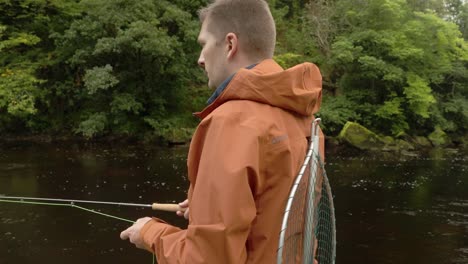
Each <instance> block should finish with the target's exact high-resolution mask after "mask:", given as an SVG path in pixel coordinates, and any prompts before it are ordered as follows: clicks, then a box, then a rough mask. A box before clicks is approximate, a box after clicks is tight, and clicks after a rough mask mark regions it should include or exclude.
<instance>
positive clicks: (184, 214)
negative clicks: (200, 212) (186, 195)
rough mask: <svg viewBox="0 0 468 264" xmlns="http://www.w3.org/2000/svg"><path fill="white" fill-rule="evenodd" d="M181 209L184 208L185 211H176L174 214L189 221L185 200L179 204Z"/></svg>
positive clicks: (187, 204) (187, 205)
mask: <svg viewBox="0 0 468 264" xmlns="http://www.w3.org/2000/svg"><path fill="white" fill-rule="evenodd" d="M179 206H180V207H181V208H185V211H177V212H176V214H177V215H178V216H183V217H184V218H185V219H189V201H188V199H185V201H183V202H181V203H179Z"/></svg>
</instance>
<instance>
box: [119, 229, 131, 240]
mask: <svg viewBox="0 0 468 264" xmlns="http://www.w3.org/2000/svg"><path fill="white" fill-rule="evenodd" d="M128 229H129V228H127V229H126V230H124V231H122V232H121V233H120V239H122V240H126V239H128V236H129V235H130V233H129V232H128Z"/></svg>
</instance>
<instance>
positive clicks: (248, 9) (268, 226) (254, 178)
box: [121, 0, 321, 264]
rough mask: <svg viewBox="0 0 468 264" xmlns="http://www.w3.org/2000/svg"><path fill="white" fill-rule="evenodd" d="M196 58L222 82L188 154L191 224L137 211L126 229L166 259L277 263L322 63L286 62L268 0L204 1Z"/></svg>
mask: <svg viewBox="0 0 468 264" xmlns="http://www.w3.org/2000/svg"><path fill="white" fill-rule="evenodd" d="M200 20H201V24H202V26H201V31H200V34H199V37H198V41H199V43H200V44H201V46H202V51H201V53H200V58H199V59H198V64H199V65H200V67H202V68H203V69H204V70H205V72H206V74H207V76H208V79H209V82H208V86H209V87H210V88H212V89H215V92H214V94H213V96H212V97H211V98H210V99H209V105H208V106H207V107H206V108H205V109H204V110H203V111H202V112H200V113H197V114H196V115H197V116H198V117H200V118H201V122H200V124H199V126H198V127H197V130H196V132H195V134H194V136H193V138H192V142H191V144H190V150H189V155H188V161H187V165H188V178H189V180H190V188H189V192H188V201H189V208H190V210H189V213H188V217H189V224H188V227H187V229H180V228H177V227H174V226H172V225H169V224H167V223H165V222H163V221H161V220H159V219H157V218H149V217H146V218H142V219H139V220H138V221H137V222H136V223H135V224H134V225H133V226H132V227H130V228H128V229H127V230H125V231H123V232H122V233H121V238H122V239H127V238H129V239H130V242H132V243H134V244H136V246H137V247H140V248H145V249H147V250H149V251H151V252H154V253H155V254H156V257H157V259H158V263H213V264H216V263H274V262H275V261H276V251H277V247H278V238H279V232H280V225H281V220H282V215H283V210H284V207H285V204H286V199H287V196H288V193H289V191H290V188H291V186H292V184H293V181H294V178H295V176H296V174H297V173H298V171H299V169H300V166H301V164H302V162H303V160H304V157H305V153H306V149H307V146H308V144H307V137H309V136H310V124H311V120H312V118H313V116H312V114H313V113H315V112H317V111H318V109H319V106H320V101H321V75H320V72H319V70H318V68H317V67H316V66H315V65H313V64H310V63H304V64H301V65H298V66H296V67H293V68H291V69H288V70H283V69H282V68H281V67H280V66H279V65H278V64H277V63H276V62H274V61H273V60H272V57H273V53H274V47H275V42H276V31H275V25H274V21H273V18H272V16H271V13H270V10H269V8H268V4H267V3H266V2H265V1H263V0H216V1H215V2H214V3H212V4H210V5H209V6H208V7H206V8H204V9H202V10H201V11H200Z"/></svg>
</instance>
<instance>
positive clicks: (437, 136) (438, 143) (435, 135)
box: [428, 127, 450, 147]
mask: <svg viewBox="0 0 468 264" xmlns="http://www.w3.org/2000/svg"><path fill="white" fill-rule="evenodd" d="M428 138H429V140H430V141H431V143H432V145H433V146H434V147H443V146H447V145H448V144H450V138H449V137H448V136H447V134H446V133H445V132H444V131H443V130H442V129H441V128H440V127H436V129H435V130H434V132H432V133H431V134H429V136H428Z"/></svg>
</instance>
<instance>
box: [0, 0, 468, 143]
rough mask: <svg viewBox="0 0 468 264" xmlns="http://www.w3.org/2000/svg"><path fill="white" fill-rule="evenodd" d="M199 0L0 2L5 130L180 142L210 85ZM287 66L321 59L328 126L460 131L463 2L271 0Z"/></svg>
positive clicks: (0, 125)
mask: <svg viewBox="0 0 468 264" xmlns="http://www.w3.org/2000/svg"><path fill="white" fill-rule="evenodd" d="M208 2H209V1H208V0H175V1H167V0H157V1H156V0H141V1H125V0H115V1H109V0H83V1H68V0H54V1H48V0H34V1H32V0H28V1H18V0H2V1H0V131H10V132H16V131H26V132H43V133H52V132H53V133H76V134H79V135H83V136H85V137H88V138H92V137H95V136H100V135H132V136H133V135H137V136H143V135H145V136H148V135H150V137H151V136H156V137H163V138H166V139H169V138H170V139H171V140H172V141H178V140H185V139H186V138H187V137H189V136H190V133H191V129H192V128H193V127H194V126H195V125H196V124H197V120H196V119H195V118H193V117H192V116H191V113H192V112H194V111H198V110H201V109H202V108H203V107H205V104H206V99H207V98H208V97H209V96H210V93H211V92H210V91H209V90H207V89H206V88H205V89H200V88H199V87H206V84H205V82H206V80H205V78H204V77H203V75H202V71H201V70H199V69H197V67H196V60H197V56H198V53H199V51H200V47H199V46H198V44H197V43H196V38H197V34H198V31H199V21H198V17H197V10H198V9H199V8H200V7H202V6H205V5H206V4H207V3H208ZM268 2H269V4H270V6H271V9H272V14H273V16H274V18H275V21H276V26H277V49H276V54H275V59H276V60H277V61H278V62H279V64H280V65H282V66H283V67H285V68H287V67H291V66H293V65H295V64H298V63H301V62H303V61H310V62H313V63H315V64H317V65H318V66H319V67H320V69H321V72H322V75H323V84H324V89H325V91H324V98H323V104H322V109H321V111H320V113H319V115H320V116H321V117H322V118H323V124H324V128H325V131H326V133H327V134H331V135H336V134H337V133H338V132H339V131H340V129H341V128H342V127H343V125H344V124H345V123H346V121H348V120H351V121H355V122H358V123H360V124H362V125H364V126H366V127H368V128H370V129H373V130H375V131H377V132H379V133H382V134H392V135H397V134H401V133H410V134H421V135H424V136H427V135H429V134H430V133H431V132H433V131H435V130H436V129H435V128H436V127H438V129H440V130H442V131H444V132H446V133H450V134H456V135H464V134H466V133H467V132H468V113H467V111H468V99H467V98H468V69H467V68H468V67H467V66H468V43H467V42H466V39H467V36H468V3H467V2H466V1H465V2H463V1H462V0H428V1H423V0H406V1H405V0H333V1H327V0H313V1H303V0H294V1H285V0H269V1H268Z"/></svg>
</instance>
